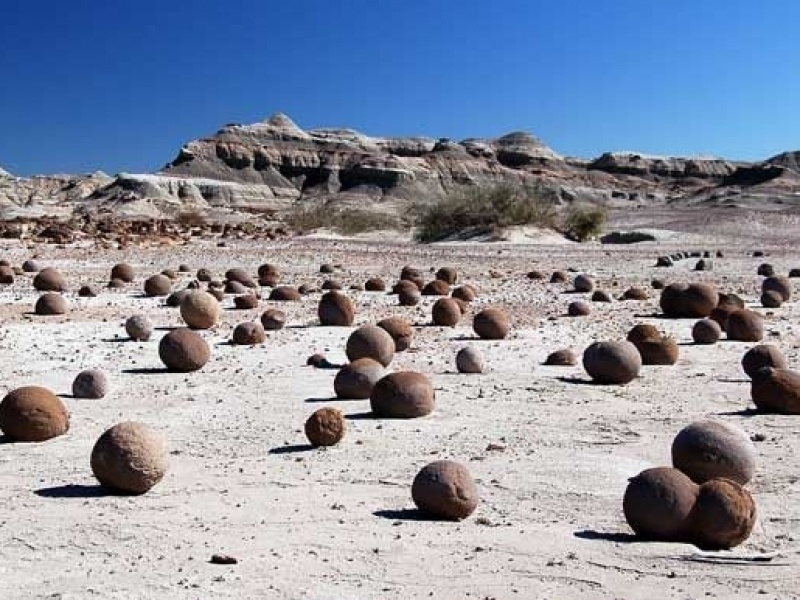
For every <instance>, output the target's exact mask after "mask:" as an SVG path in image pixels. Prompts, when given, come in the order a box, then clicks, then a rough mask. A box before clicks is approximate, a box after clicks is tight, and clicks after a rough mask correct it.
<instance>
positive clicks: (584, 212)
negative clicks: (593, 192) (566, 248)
mask: <svg viewBox="0 0 800 600" xmlns="http://www.w3.org/2000/svg"><path fill="white" fill-rule="evenodd" d="M607 218H608V213H607V211H606V209H605V208H604V207H602V206H596V205H593V204H592V205H575V206H573V207H572V208H570V209H569V211H567V214H566V215H565V216H564V223H563V226H562V231H563V232H564V235H565V236H567V237H568V238H569V239H571V240H574V241H576V242H585V241H588V240H590V239H592V238H595V237H597V236H598V235H600V232H602V231H603V225H605V222H606V220H607Z"/></svg>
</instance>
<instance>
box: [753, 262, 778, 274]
mask: <svg viewBox="0 0 800 600" xmlns="http://www.w3.org/2000/svg"><path fill="white" fill-rule="evenodd" d="M756 275H761V276H762V277H772V276H773V275H775V267H773V266H772V265H771V264H769V263H761V264H760V265H758V269H756Z"/></svg>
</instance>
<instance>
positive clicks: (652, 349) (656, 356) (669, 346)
mask: <svg viewBox="0 0 800 600" xmlns="http://www.w3.org/2000/svg"><path fill="white" fill-rule="evenodd" d="M633 344H634V345H635V346H636V349H637V350H638V351H639V355H640V356H641V357H642V364H643V365H674V364H675V363H676V362H678V355H679V353H680V349H679V347H678V342H676V341H675V339H674V338H671V337H668V336H659V337H658V338H656V339H646V340H641V341H637V342H633Z"/></svg>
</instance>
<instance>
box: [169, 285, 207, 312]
mask: <svg viewBox="0 0 800 600" xmlns="http://www.w3.org/2000/svg"><path fill="white" fill-rule="evenodd" d="M212 291H213V290H212ZM191 293H192V290H189V289H183V290H176V291H174V292H172V293H171V294H170V295H169V296H167V299H166V300H164V304H166V305H167V306H169V307H170V308H178V307H180V305H181V302H183V299H184V298H186V296H188V295H189V294H191ZM212 295H213V294H212Z"/></svg>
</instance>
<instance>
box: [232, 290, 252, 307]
mask: <svg viewBox="0 0 800 600" xmlns="http://www.w3.org/2000/svg"><path fill="white" fill-rule="evenodd" d="M233 306H234V308H236V309H237V310H250V309H252V308H258V296H256V295H255V294H254V293H252V292H250V293H247V294H242V295H241V296H236V297H235V298H234V299H233Z"/></svg>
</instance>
